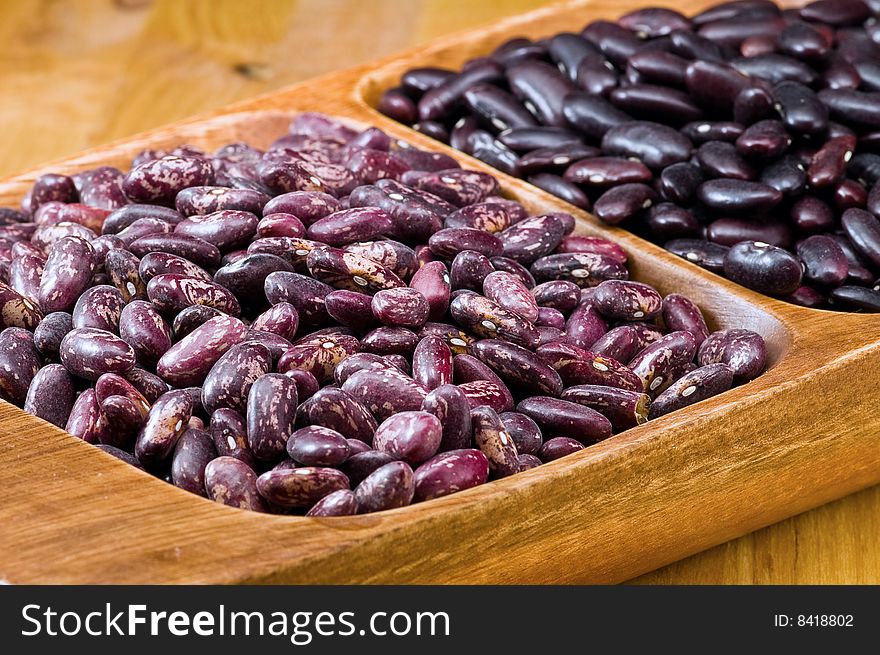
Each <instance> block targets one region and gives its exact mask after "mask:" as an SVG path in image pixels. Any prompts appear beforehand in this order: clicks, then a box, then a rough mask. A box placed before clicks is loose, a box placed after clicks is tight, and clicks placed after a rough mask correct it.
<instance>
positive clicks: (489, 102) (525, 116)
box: [463, 84, 537, 132]
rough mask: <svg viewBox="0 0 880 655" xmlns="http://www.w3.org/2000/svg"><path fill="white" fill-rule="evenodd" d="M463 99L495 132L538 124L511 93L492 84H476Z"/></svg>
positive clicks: (465, 93) (466, 92) (467, 91)
mask: <svg viewBox="0 0 880 655" xmlns="http://www.w3.org/2000/svg"><path fill="white" fill-rule="evenodd" d="M463 98H464V104H465V105H466V106H467V108H468V109H469V110H470V111H471V112H473V114H474V115H476V116H477V117H478V118H479V119H480V120H481V121H482V122H483V123H485V124H486V125H487V126H490V127H491V128H492V129H494V130H495V131H499V132H500V131H503V130H507V129H510V128H516V127H532V126H535V125H536V124H537V121H536V120H535V117H534V116H532V114H530V113H529V112H528V111H526V110H525V109H523V107H522V105H521V104H520V102H519V100H517V99H516V98H515V97H514V96H513V95H512V94H511V93H509V92H507V91H504V90H503V89H500V88H498V87H496V86H493V85H491V84H475V85H474V86H471V87H470V88H468V89H467V90H466V91H465V92H464V94H463Z"/></svg>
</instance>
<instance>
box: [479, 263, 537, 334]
mask: <svg viewBox="0 0 880 655" xmlns="http://www.w3.org/2000/svg"><path fill="white" fill-rule="evenodd" d="M483 293H484V294H485V295H486V297H487V298H488V299H489V300H491V301H493V302H495V303H496V304H497V305H499V306H500V307H502V308H504V309H506V310H508V311H510V312H513V313H514V314H516V315H517V316H519V317H521V318H522V319H524V320H526V321H529V322H531V323H534V322H535V321H536V320H537V319H538V303H537V301H536V300H535V297H534V296H533V295H532V293H531V292H530V291H529V289H528V287H526V285H525V284H523V283H522V281H521V280H520V279H519V278H518V277H517V276H515V275H513V274H511V273H508V272H506V271H495V272H493V273H490V274H489V275H487V276H486V278H485V279H484V280H483Z"/></svg>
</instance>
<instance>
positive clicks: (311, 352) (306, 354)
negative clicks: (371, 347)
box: [275, 334, 360, 383]
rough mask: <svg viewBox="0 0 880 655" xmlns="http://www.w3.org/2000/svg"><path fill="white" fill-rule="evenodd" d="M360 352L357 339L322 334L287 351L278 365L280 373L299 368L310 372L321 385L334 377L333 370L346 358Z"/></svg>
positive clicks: (294, 345)
mask: <svg viewBox="0 0 880 655" xmlns="http://www.w3.org/2000/svg"><path fill="white" fill-rule="evenodd" d="M359 350H360V343H359V342H358V340H357V338H356V337H353V336H349V335H343V334H320V335H314V336H310V337H307V338H305V339H302V340H300V341H297V342H296V343H294V344H293V345H292V346H291V347H290V348H288V349H287V352H285V353H284V354H283V355H282V356H281V358H280V359H279V360H278V363H277V364H276V367H275V368H276V370H277V371H278V372H279V373H287V372H288V371H289V370H291V369H294V368H297V369H302V370H304V371H308V372H309V373H311V374H312V375H314V376H315V378H316V379H317V380H318V382H320V383H325V382H328V381H330V380H331V379H332V377H333V369H334V368H335V367H336V366H337V365H338V364H339V363H340V362H341V361H343V360H344V359H345V358H346V357H349V356H351V355H353V354H354V353H356V352H358V351H359Z"/></svg>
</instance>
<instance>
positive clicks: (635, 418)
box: [562, 384, 651, 431]
mask: <svg viewBox="0 0 880 655" xmlns="http://www.w3.org/2000/svg"><path fill="white" fill-rule="evenodd" d="M562 398H563V400H567V401H570V402H574V403H577V404H579V405H583V406H584V407H589V408H590V409H592V410H594V411H597V412H599V413H600V414H602V415H603V416H604V417H605V418H607V419H608V421H609V422H610V423H611V425H612V427H613V429H614V431H622V430H628V429H630V428H633V427H636V426H637V425H641V424H642V423H644V422H646V421H647V420H648V408H649V406H650V404H651V399H650V398H649V397H648V396H647V395H646V394H644V393H641V392H640V391H632V390H629V389H617V388H615V387H605V386H600V385H589V384H584V385H577V386H573V387H569V388H568V389H566V390H565V391H563V392H562Z"/></svg>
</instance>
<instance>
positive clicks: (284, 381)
mask: <svg viewBox="0 0 880 655" xmlns="http://www.w3.org/2000/svg"><path fill="white" fill-rule="evenodd" d="M296 408H297V395H296V383H295V382H294V381H293V380H291V379H290V378H289V377H287V376H286V375H282V374H279V373H269V374H267V375H262V376H260V377H259V378H257V379H256V380H255V381H254V382H253V384H252V385H251V388H250V391H249V392H248V395H247V413H246V417H247V438H248V445H249V446H250V449H251V452H252V453H253V454H254V457H256V458H257V459H258V460H261V461H265V462H269V463H273V462H277V461H278V460H280V459H281V458H282V457H283V456H284V454H285V452H286V451H285V449H286V447H287V441H288V439H289V438H290V435H291V434H292V432H293V422H294V418H295V416H296Z"/></svg>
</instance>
